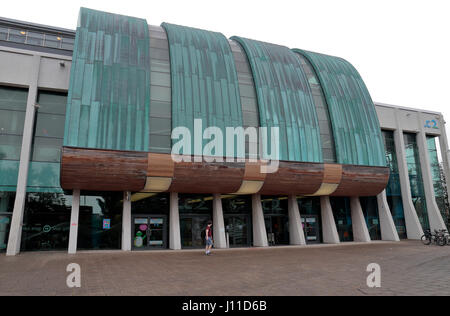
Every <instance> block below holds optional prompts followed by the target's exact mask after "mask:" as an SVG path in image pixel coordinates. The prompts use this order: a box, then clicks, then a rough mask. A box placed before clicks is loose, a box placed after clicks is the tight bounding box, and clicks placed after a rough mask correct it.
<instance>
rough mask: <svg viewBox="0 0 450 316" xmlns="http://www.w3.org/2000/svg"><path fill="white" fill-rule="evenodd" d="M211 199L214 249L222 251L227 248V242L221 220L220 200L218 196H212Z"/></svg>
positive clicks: (223, 223)
mask: <svg viewBox="0 0 450 316" xmlns="http://www.w3.org/2000/svg"><path fill="white" fill-rule="evenodd" d="M213 197H214V198H213V236H214V247H215V248H218V249H221V248H222V249H223V248H227V240H226V236H225V222H224V220H223V210H222V198H221V197H220V194H214V195H213Z"/></svg>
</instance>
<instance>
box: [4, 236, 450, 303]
mask: <svg viewBox="0 0 450 316" xmlns="http://www.w3.org/2000/svg"><path fill="white" fill-rule="evenodd" d="M70 263H77V264H79V265H80V267H81V288H68V287H67V285H66V278H67V276H68V275H69V272H66V267H67V265H68V264H70ZM370 263H377V264H379V265H380V267H381V288H377V289H371V288H369V287H368V286H367V283H366V279H367V276H368V275H369V272H366V269H367V266H368V264H370ZM0 295H181V296H185V295H226V296H236V295H282V296H285V295H450V247H438V246H423V245H422V244H421V243H420V242H417V241H402V242H400V243H391V242H374V243H371V244H356V243H349V244H344V245H337V246H336V245H334V246H331V245H318V246H307V247H293V246H292V247H277V248H247V249H231V250H229V249H227V250H216V251H214V254H213V255H212V256H208V257H207V256H205V255H204V254H203V252H202V251H199V250H191V251H169V250H168V251H153V252H152V251H150V252H148V251H147V252H127V253H125V252H120V251H117V252H116V251H105V252H100V251H98V252H79V253H78V254H76V255H68V254H67V253H64V252H29V253H21V254H20V255H18V256H16V257H7V256H5V254H0Z"/></svg>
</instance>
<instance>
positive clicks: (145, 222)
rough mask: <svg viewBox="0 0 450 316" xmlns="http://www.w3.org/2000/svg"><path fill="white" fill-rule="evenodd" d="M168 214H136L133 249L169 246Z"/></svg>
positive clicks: (134, 218)
mask: <svg viewBox="0 0 450 316" xmlns="http://www.w3.org/2000/svg"><path fill="white" fill-rule="evenodd" d="M166 227H167V222H166V216H163V215H161V216H159V215H156V216H154V215H152V216H148V215H136V216H134V217H133V249H134V250H139V249H142V250H149V249H164V248H167V238H166V235H167V234H166V231H167V228H166Z"/></svg>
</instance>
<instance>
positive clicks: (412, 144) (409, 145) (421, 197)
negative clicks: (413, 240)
mask: <svg viewBox="0 0 450 316" xmlns="http://www.w3.org/2000/svg"><path fill="white" fill-rule="evenodd" d="M403 138H404V141H405V155H406V163H407V166H408V174H409V183H410V187H411V196H412V200H413V204H414V206H415V208H416V211H417V215H418V217H419V221H420V223H421V224H422V228H423V229H424V230H425V229H429V228H430V224H429V221H428V213H427V205H426V201H425V192H424V188H423V178H422V172H421V169H420V159H419V149H418V147H417V135H416V134H411V133H404V134H403Z"/></svg>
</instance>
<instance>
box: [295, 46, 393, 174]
mask: <svg viewBox="0 0 450 316" xmlns="http://www.w3.org/2000/svg"><path fill="white" fill-rule="evenodd" d="M294 51H295V52H297V53H299V54H301V55H303V56H304V57H305V58H306V59H308V61H309V62H310V63H311V65H312V66H313V68H314V70H315V72H316V74H317V76H318V78H319V80H320V84H321V86H322V89H323V92H324V94H325V98H326V101H327V104H328V110H329V113H330V118H331V125H332V128H333V135H334V140H335V145H336V156H337V162H338V163H341V164H350V165H365V166H383V167H384V166H386V158H385V150H384V144H383V138H382V135H381V129H380V123H379V121H378V117H377V113H376V111H375V106H374V104H373V101H372V99H371V97H370V94H369V91H368V90H367V87H366V85H365V84H364V82H363V80H362V78H361V76H360V75H359V73H358V71H357V70H356V69H355V68H354V67H353V66H352V65H351V64H350V63H349V62H347V61H346V60H344V59H342V58H339V57H333V56H328V55H323V54H318V53H312V52H308V51H303V50H299V49H294Z"/></svg>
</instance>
